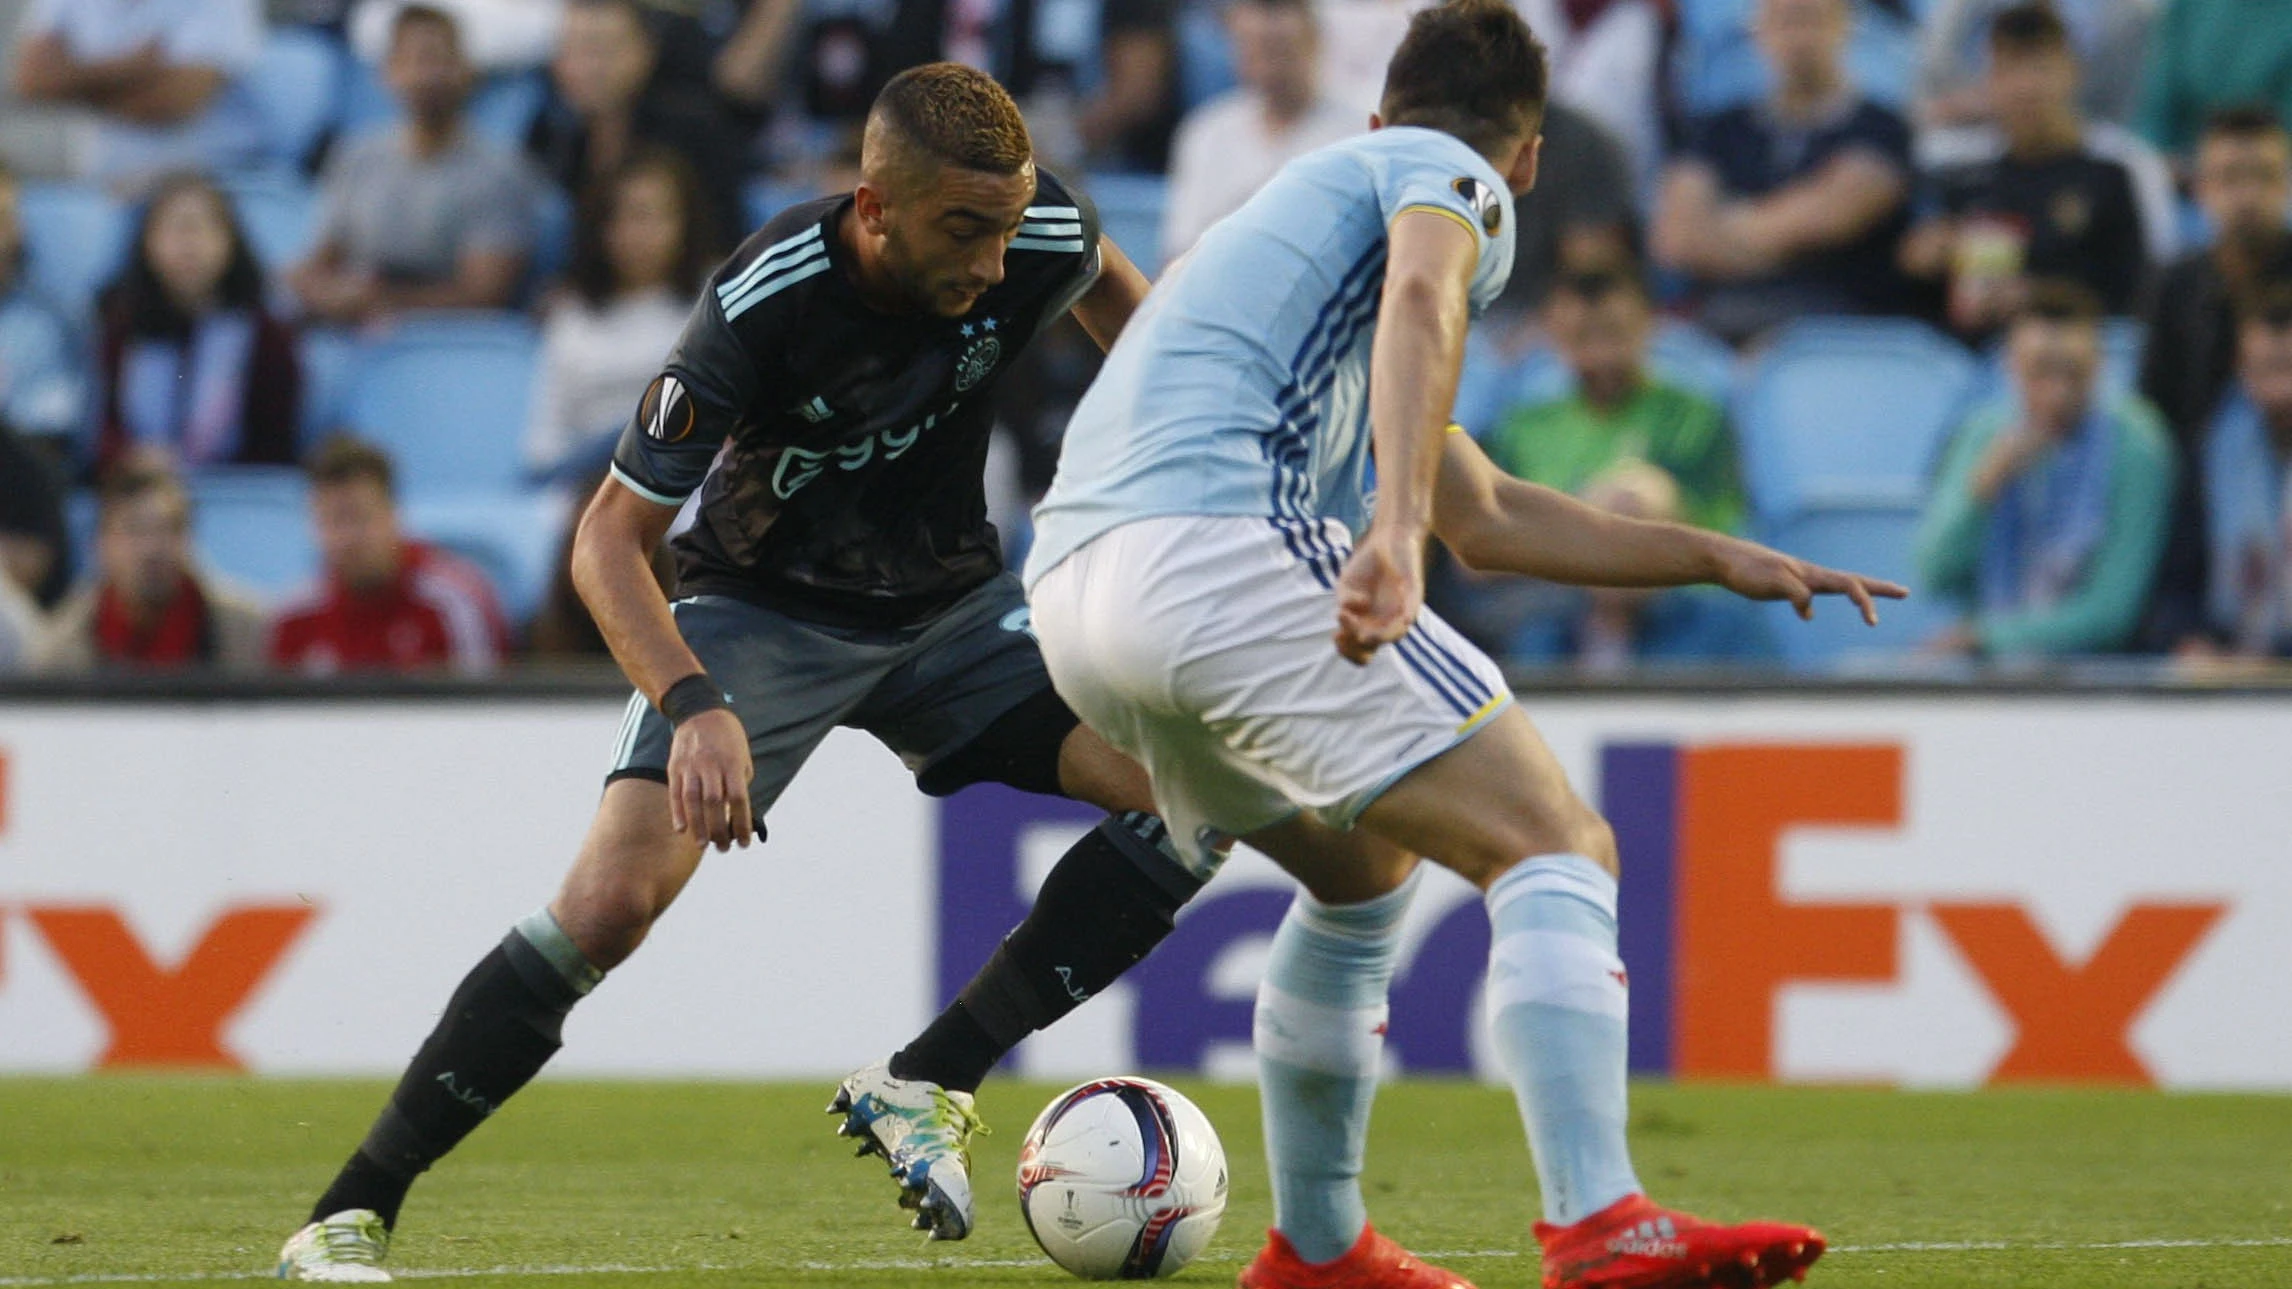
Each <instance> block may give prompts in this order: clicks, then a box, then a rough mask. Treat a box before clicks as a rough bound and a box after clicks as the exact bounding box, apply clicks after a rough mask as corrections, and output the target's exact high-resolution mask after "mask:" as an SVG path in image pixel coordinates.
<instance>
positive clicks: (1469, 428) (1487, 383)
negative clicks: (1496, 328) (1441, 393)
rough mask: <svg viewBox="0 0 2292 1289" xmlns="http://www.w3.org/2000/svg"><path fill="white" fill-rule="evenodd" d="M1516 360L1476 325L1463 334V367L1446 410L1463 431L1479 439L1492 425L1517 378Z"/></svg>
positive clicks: (1517, 365)
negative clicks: (1454, 394) (1451, 403)
mask: <svg viewBox="0 0 2292 1289" xmlns="http://www.w3.org/2000/svg"><path fill="white" fill-rule="evenodd" d="M1519 371H1520V366H1519V363H1518V361H1517V360H1514V359H1511V358H1508V357H1507V356H1506V355H1505V354H1504V353H1503V352H1502V351H1500V350H1499V349H1497V347H1496V342H1494V341H1492V340H1490V339H1489V338H1488V333H1487V332H1486V331H1485V330H1484V329H1482V328H1479V327H1474V328H1473V329H1472V330H1470V331H1468V332H1466V333H1465V336H1464V369H1463V370H1462V371H1461V372H1459V373H1458V375H1457V381H1456V404H1455V407H1454V408H1453V409H1452V410H1451V411H1450V412H1449V416H1450V417H1451V418H1453V419H1454V420H1455V421H1456V423H1457V424H1459V425H1461V426H1463V427H1464V428H1465V432H1466V433H1468V434H1470V435H1472V436H1473V437H1474V438H1476V439H1477V438H1479V437H1481V436H1482V435H1484V434H1487V433H1488V432H1489V431H1490V430H1492V429H1495V428H1496V422H1497V421H1498V420H1500V419H1501V418H1502V417H1503V415H1504V409H1505V407H1506V405H1507V404H1508V403H1509V401H1510V399H1511V396H1512V391H1513V388H1514V387H1515V385H1516V384H1517V383H1518V380H1519Z"/></svg>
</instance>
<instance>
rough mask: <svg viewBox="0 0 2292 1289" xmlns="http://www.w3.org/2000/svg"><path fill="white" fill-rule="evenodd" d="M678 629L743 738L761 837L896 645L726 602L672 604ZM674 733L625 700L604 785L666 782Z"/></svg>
mask: <svg viewBox="0 0 2292 1289" xmlns="http://www.w3.org/2000/svg"><path fill="white" fill-rule="evenodd" d="M676 621H677V629H678V631H679V632H681V633H682V634H683V636H684V639H685V643H686V645H688V646H689V647H690V648H691V649H692V651H693V655H694V656H695V657H697V658H699V659H700V664H701V666H702V667H704V668H706V669H707V671H708V674H709V676H710V678H712V679H713V680H715V681H716V683H717V684H718V685H720V686H722V687H723V688H724V691H725V693H726V694H727V695H729V696H730V697H731V700H732V711H733V714H734V715H735V716H738V717H739V718H740V724H741V727H742V728H743V729H744V730H746V731H747V734H748V755H749V759H750V760H751V761H752V762H753V763H754V766H755V772H754V775H753V777H751V778H750V780H749V783H748V803H749V806H750V808H751V810H752V812H753V813H754V815H755V817H756V821H757V826H758V828H759V830H761V829H762V827H763V823H764V817H765V814H766V813H767V812H768V811H770V810H771V808H772V806H773V804H774V803H775V802H777V801H778V800H779V799H780V794H781V793H782V792H783V791H785V790H786V789H787V786H788V782H789V780H791V779H793V778H795V777H796V771H798V770H800V769H802V768H803V765H804V762H805V761H807V760H809V759H810V757H811V755H812V753H813V751H814V750H815V749H817V748H818V747H819V745H820V740H821V739H823V738H826V737H827V734H828V731H829V730H832V729H834V728H835V727H836V726H837V725H839V724H842V723H844V722H845V721H847V720H848V719H849V718H850V716H851V713H852V712H853V711H854V710H855V709H857V708H858V707H859V705H860V704H861V703H862V702H863V701H864V700H865V699H866V697H867V695H868V693H869V692H870V691H871V690H872V689H874V688H875V686H876V684H877V683H878V682H879V681H880V680H881V679H882V677H883V675H884V673H886V672H888V671H890V670H891V669H892V668H893V667H895V666H896V665H897V664H898V661H899V658H900V655H901V650H900V648H899V646H898V645H896V644H894V643H889V642H884V641H881V640H878V639H876V638H874V637H873V636H871V635H869V634H868V633H859V632H839V631H836V630H834V629H832V628H826V627H820V626H816V625H813V624H810V623H804V622H798V621H796V620H795V619H793V618H789V617H787V616H786V615H784V614H780V613H775V612H773V611H771V610H769V609H765V608H762V607H760V606H757V605H752V604H747V603H744V602H742V601H739V600H734V599H731V598H729V597H724V596H699V597H695V598H693V599H687V600H679V601H678V602H677V604H676ZM878 634H880V633H878ZM675 733H676V731H675V730H674V729H673V728H672V727H671V726H670V725H669V722H668V718H667V717H665V716H662V715H661V714H660V713H659V712H658V711H656V710H654V708H653V707H652V706H651V704H649V703H647V702H645V701H644V698H643V696H642V695H641V694H639V695H633V696H632V697H631V699H630V707H629V711H628V712H627V713H626V715H625V716H624V718H623V720H622V726H621V733H620V737H619V739H618V740H617V741H616V742H615V744H614V749H613V761H612V766H611V768H610V769H609V770H608V772H607V774H606V779H607V781H608V782H616V781H619V780H622V779H640V780H650V781H652V782H654V783H662V784H665V783H667V782H668V762H669V748H670V744H671V743H672V742H673V741H674V738H675Z"/></svg>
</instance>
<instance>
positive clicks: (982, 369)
mask: <svg viewBox="0 0 2292 1289" xmlns="http://www.w3.org/2000/svg"><path fill="white" fill-rule="evenodd" d="M963 335H964V336H965V337H966V338H967V339H970V341H971V343H970V345H969V347H967V348H965V349H964V350H963V356H962V357H961V358H958V359H956V360H955V392H956V393H958V394H961V393H965V392H967V391H969V390H970V388H971V387H972V386H974V385H976V384H978V383H979V382H980V381H983V380H985V379H986V378H987V373H988V372H991V371H993V370H995V364H996V363H998V362H1000V361H1002V358H1003V342H1002V341H1001V340H1000V339H998V338H997V337H996V335H995V320H994V319H993V318H988V319H986V320H985V321H983V322H980V323H979V324H978V325H976V326H973V325H972V324H970V323H968V322H966V323H964V324H963Z"/></svg>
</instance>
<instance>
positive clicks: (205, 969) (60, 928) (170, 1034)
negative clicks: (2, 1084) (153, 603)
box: [0, 755, 318, 1070]
mask: <svg viewBox="0 0 2292 1289" xmlns="http://www.w3.org/2000/svg"><path fill="white" fill-rule="evenodd" d="M7 827H8V761H7V758H6V757H5V756H4V755H0V835H4V834H5V833H6V830H7ZM317 913H318V909H317V907H316V906H315V905H311V904H305V903H289V904H240V905H235V906H233V907H230V908H227V909H225V910H223V911H222V913H220V914H219V915H217V916H216V917H215V918H214V920H213V921H211V922H209V923H208V924H207V925H206V927H205V928H203V929H202V930H201V931H200V932H199V933H198V935H197V937H196V938H195V939H194V941H193V943H192V945H191V948H190V950H189V952H187V953H185V954H184V955H183V957H182V959H181V960H180V961H178V962H176V963H174V964H173V965H171V966H170V965H166V964H163V963H161V962H159V961H157V960H156V959H154V957H153V956H152V954H151V953H150V951H149V950H147V949H146V948H145V947H144V944H143V941H142V940H141V939H140V938H139V937H138V936H137V935H136V933H135V930H134V928H132V927H131V926H130V925H129V924H128V922H127V919H126V918H125V917H124V916H123V915H122V914H121V912H120V910H119V909H118V908H116V907H113V906H111V905H104V904H80V903H65V902H46V901H34V902H24V903H0V984H4V983H5V973H6V971H7V956H8V955H7V943H6V942H7V937H8V934H9V933H10V932H11V931H14V932H16V933H17V934H23V933H24V932H26V931H29V932H30V933H31V934H34V935H37V936H39V937H40V939H41V940H42V941H43V942H45V943H46V945H47V947H48V950H49V951H50V952H51V953H52V954H54V955H55V958H56V960H57V961H58V962H59V963H61V964H62V966H63V968H64V971H65V972H66V973H67V974H69V975H70V976H71V978H72V980H73V982H74V983H75V984H77V985H78V987H79V990H80V993H81V994H82V995H84V996H85V997H86V999H87V1001H88V1004H89V1006H90V1007H92V1008H93V1009H94V1010H95V1012H96V1013H97V1015H99V1016H100V1017H101V1018H102V1019H103V1022H104V1025H105V1028H106V1029H107V1031H108V1033H109V1037H108V1039H107V1041H106V1043H105V1045H104V1049H103V1053H102V1055H101V1056H100V1057H99V1058H98V1059H97V1062H96V1063H97V1065H98V1066H100V1067H102V1068H106V1069H117V1068H123V1067H129V1066H188V1067H205V1068H211V1069H224V1070H239V1069H243V1068H245V1065H244V1063H243V1062H242V1061H241V1060H240V1058H239V1056H238V1054H237V1053H235V1052H233V1051H231V1050H230V1048H229V1047H227V1046H226V1045H225V1044H224V1042H223V1037H222V1036H223V1029H224V1027H225V1026H226V1025H228V1024H229V1023H230V1022H231V1020H232V1018H234V1017H235V1016H237V1015H238V1014H239V1012H240V1011H241V1010H242V1009H243V1008H244V1007H245V1006H246V1005H247V1003H248V1002H249V1001H250V1000H251V999H252V998H253V997H254V995H255V993H256V992H257V991H258V990H260V989H261V988H262V987H263V985H264V984H265V983H267V982H268V981H269V980H270V978H271V977H272V976H273V975H274V974H275V973H276V971H277V968H278V966H279V964H280V962H281V961H282V960H283V959H284V958H285V956H286V953H287V950H288V949H290V948H291V947H293V945H294V943H295V942H296V940H297V939H298V938H299V937H300V936H301V935H302V933H303V931H304V930H305V929H306V928H307V927H308V925H309V923H310V922H311V920H312V918H313V917H315V916H316V915H317Z"/></svg>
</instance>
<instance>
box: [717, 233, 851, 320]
mask: <svg viewBox="0 0 2292 1289" xmlns="http://www.w3.org/2000/svg"><path fill="white" fill-rule="evenodd" d="M828 267H829V260H828V248H827V244H826V243H825V242H823V241H822V240H821V239H820V225H818V224H814V225H813V226H811V227H810V228H807V229H805V230H804V231H803V232H801V233H798V234H796V235H795V236H794V237H791V238H788V239H787V240H785V241H779V242H774V243H773V244H771V245H770V246H767V247H765V248H764V251H763V253H762V254H760V255H758V256H757V257H756V260H755V262H754V263H752V264H750V265H749V266H748V267H747V268H745V269H742V270H741V271H740V273H739V275H738V276H736V277H734V278H731V279H730V280H728V281H726V282H725V283H723V284H722V285H720V286H718V287H717V288H716V301H717V303H718V304H721V305H723V306H724V316H725V319H726V320H727V321H730V320H731V319H733V318H737V317H739V316H740V315H741V314H743V313H746V312H747V311H748V310H750V309H752V308H755V307H756V305H757V303H758V302H759V301H762V300H764V299H766V298H768V297H770V296H772V295H774V294H775V293H777V292H779V291H780V290H782V289H783V288H785V287H789V286H792V285H794V284H796V283H798V282H801V281H803V280H804V279H805V278H808V277H814V276H817V275H818V274H821V273H825V272H826V271H827V270H828Z"/></svg>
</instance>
